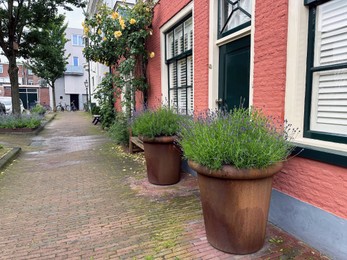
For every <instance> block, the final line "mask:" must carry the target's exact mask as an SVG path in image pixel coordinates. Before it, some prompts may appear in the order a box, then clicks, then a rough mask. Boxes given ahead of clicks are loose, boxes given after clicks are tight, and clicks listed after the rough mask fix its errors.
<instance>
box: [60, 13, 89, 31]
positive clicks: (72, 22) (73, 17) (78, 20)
mask: <svg viewBox="0 0 347 260" xmlns="http://www.w3.org/2000/svg"><path fill="white" fill-rule="evenodd" d="M59 13H60V14H64V13H65V16H66V19H65V20H66V22H68V23H69V25H68V27H69V28H80V29H82V22H83V20H84V15H83V11H82V8H74V10H73V11H71V12H69V11H66V10H64V9H59Z"/></svg>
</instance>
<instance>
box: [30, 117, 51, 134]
mask: <svg viewBox="0 0 347 260" xmlns="http://www.w3.org/2000/svg"><path fill="white" fill-rule="evenodd" d="M56 116H57V113H54V114H53V115H52V116H51V118H49V119H48V120H47V121H45V122H44V123H43V124H42V125H40V126H39V127H38V128H37V129H35V130H34V131H33V132H32V133H33V134H34V135H38V134H39V133H40V132H41V131H42V130H43V129H44V128H45V126H46V125H47V124H48V123H50V122H51V121H52V120H53V119H54V118H55V117H56Z"/></svg>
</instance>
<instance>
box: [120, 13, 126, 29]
mask: <svg viewBox="0 0 347 260" xmlns="http://www.w3.org/2000/svg"><path fill="white" fill-rule="evenodd" d="M118 20H119V25H120V27H122V30H124V28H125V22H124V20H123V19H122V17H121V16H119V19H118Z"/></svg>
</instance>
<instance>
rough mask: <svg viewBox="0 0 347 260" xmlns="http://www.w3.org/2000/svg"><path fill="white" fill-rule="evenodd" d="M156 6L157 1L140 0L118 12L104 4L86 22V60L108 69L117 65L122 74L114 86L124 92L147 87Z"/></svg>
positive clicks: (121, 7) (123, 6) (119, 9)
mask: <svg viewBox="0 0 347 260" xmlns="http://www.w3.org/2000/svg"><path fill="white" fill-rule="evenodd" d="M153 6H154V3H153V1H141V0H140V1H138V2H137V3H136V4H135V6H133V7H132V8H130V7H129V6H128V5H126V4H124V5H120V6H119V8H118V9H117V12H116V11H113V9H111V8H109V7H107V6H106V5H101V6H99V8H98V13H96V14H95V15H94V16H92V17H88V18H87V19H86V20H85V21H84V24H83V26H84V33H85V35H86V36H87V37H88V39H89V44H88V45H87V46H86V48H85V49H84V55H85V57H86V58H87V59H89V60H93V61H95V62H99V63H102V64H104V65H106V66H112V65H114V66H115V68H116V70H117V72H119V73H118V74H117V75H118V76H117V79H115V82H114V83H116V85H115V86H116V87H117V88H118V89H120V90H122V91H123V92H127V91H129V89H128V88H129V86H130V87H131V88H132V91H135V90H141V91H143V90H145V89H146V88H147V84H146V73H145V63H146V61H147V59H148V51H147V50H146V47H145V42H146V39H147V37H148V36H149V35H150V34H151V29H150V27H151V22H152V17H153ZM124 94H125V96H126V97H127V93H124ZM130 99H131V97H130ZM128 101H129V100H128Z"/></svg>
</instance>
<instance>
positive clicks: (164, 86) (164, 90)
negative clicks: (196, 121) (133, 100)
mask: <svg viewBox="0 0 347 260" xmlns="http://www.w3.org/2000/svg"><path fill="white" fill-rule="evenodd" d="M193 6H194V2H193V1H192V2H190V3H189V4H188V5H186V6H185V7H184V8H183V9H182V10H181V11H179V12H178V13H177V14H176V15H175V16H174V17H172V18H171V19H170V20H169V21H167V22H166V23H165V24H164V25H163V26H162V27H161V28H160V64H161V94H162V95H161V101H162V103H163V104H166V103H168V102H169V85H168V78H169V75H168V69H167V65H166V63H165V51H166V46H165V42H166V41H165V37H166V35H165V33H166V32H167V31H169V30H170V29H171V28H172V27H174V26H175V25H176V24H177V23H178V22H179V21H180V20H182V19H183V18H184V17H186V16H187V15H189V14H192V26H193V51H192V52H193V54H192V58H193V107H194V35H195V32H194V9H193Z"/></svg>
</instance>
